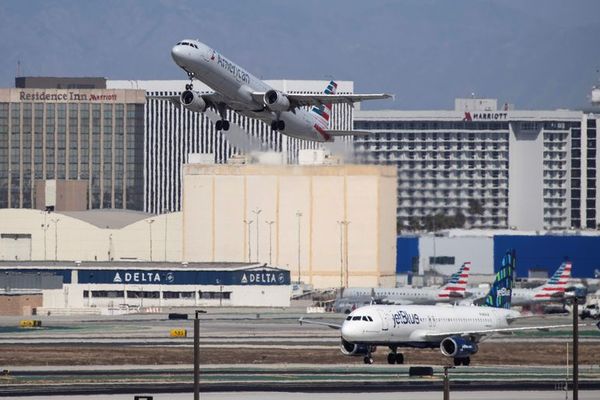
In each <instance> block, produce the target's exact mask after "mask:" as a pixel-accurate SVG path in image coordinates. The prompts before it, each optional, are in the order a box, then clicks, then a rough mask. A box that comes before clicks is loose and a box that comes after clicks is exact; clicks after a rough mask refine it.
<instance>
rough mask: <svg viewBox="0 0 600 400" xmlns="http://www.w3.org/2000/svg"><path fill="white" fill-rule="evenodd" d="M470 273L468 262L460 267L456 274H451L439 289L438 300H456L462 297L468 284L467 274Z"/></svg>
mask: <svg viewBox="0 0 600 400" xmlns="http://www.w3.org/2000/svg"><path fill="white" fill-rule="evenodd" d="M470 271H471V263H470V262H469V261H467V262H465V263H464V264H463V265H461V267H460V269H459V270H458V272H456V273H454V274H452V276H451V277H450V280H449V281H448V283H446V284H445V285H444V286H442V287H441V288H440V292H439V293H438V298H440V299H447V298H457V297H464V296H465V292H466V290H467V284H468V283H469V273H470Z"/></svg>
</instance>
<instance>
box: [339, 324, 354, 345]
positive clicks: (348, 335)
mask: <svg viewBox="0 0 600 400" xmlns="http://www.w3.org/2000/svg"><path fill="white" fill-rule="evenodd" d="M341 332H342V337H343V338H344V339H346V340H348V341H352V340H353V339H355V338H356V337H357V333H358V331H357V329H356V326H352V324H348V323H346V322H344V323H343V324H342V329H341Z"/></svg>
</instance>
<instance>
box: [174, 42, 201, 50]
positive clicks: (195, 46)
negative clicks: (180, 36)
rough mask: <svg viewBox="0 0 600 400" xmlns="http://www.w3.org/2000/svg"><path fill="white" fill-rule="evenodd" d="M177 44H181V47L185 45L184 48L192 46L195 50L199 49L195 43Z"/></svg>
mask: <svg viewBox="0 0 600 400" xmlns="http://www.w3.org/2000/svg"><path fill="white" fill-rule="evenodd" d="M177 44H181V45H183V46H191V47H193V48H195V49H197V48H198V46H197V45H195V44H194V43H188V42H179V43H177Z"/></svg>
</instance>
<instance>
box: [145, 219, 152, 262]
mask: <svg viewBox="0 0 600 400" xmlns="http://www.w3.org/2000/svg"><path fill="white" fill-rule="evenodd" d="M145 221H146V222H147V223H148V231H149V233H150V261H152V223H153V222H154V220H153V219H146V220H145Z"/></svg>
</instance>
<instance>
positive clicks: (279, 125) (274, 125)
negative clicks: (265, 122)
mask: <svg viewBox="0 0 600 400" xmlns="http://www.w3.org/2000/svg"><path fill="white" fill-rule="evenodd" d="M271 129H273V130H274V131H282V130H284V129H285V121H282V120H280V119H278V120H275V121H273V122H271Z"/></svg>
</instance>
